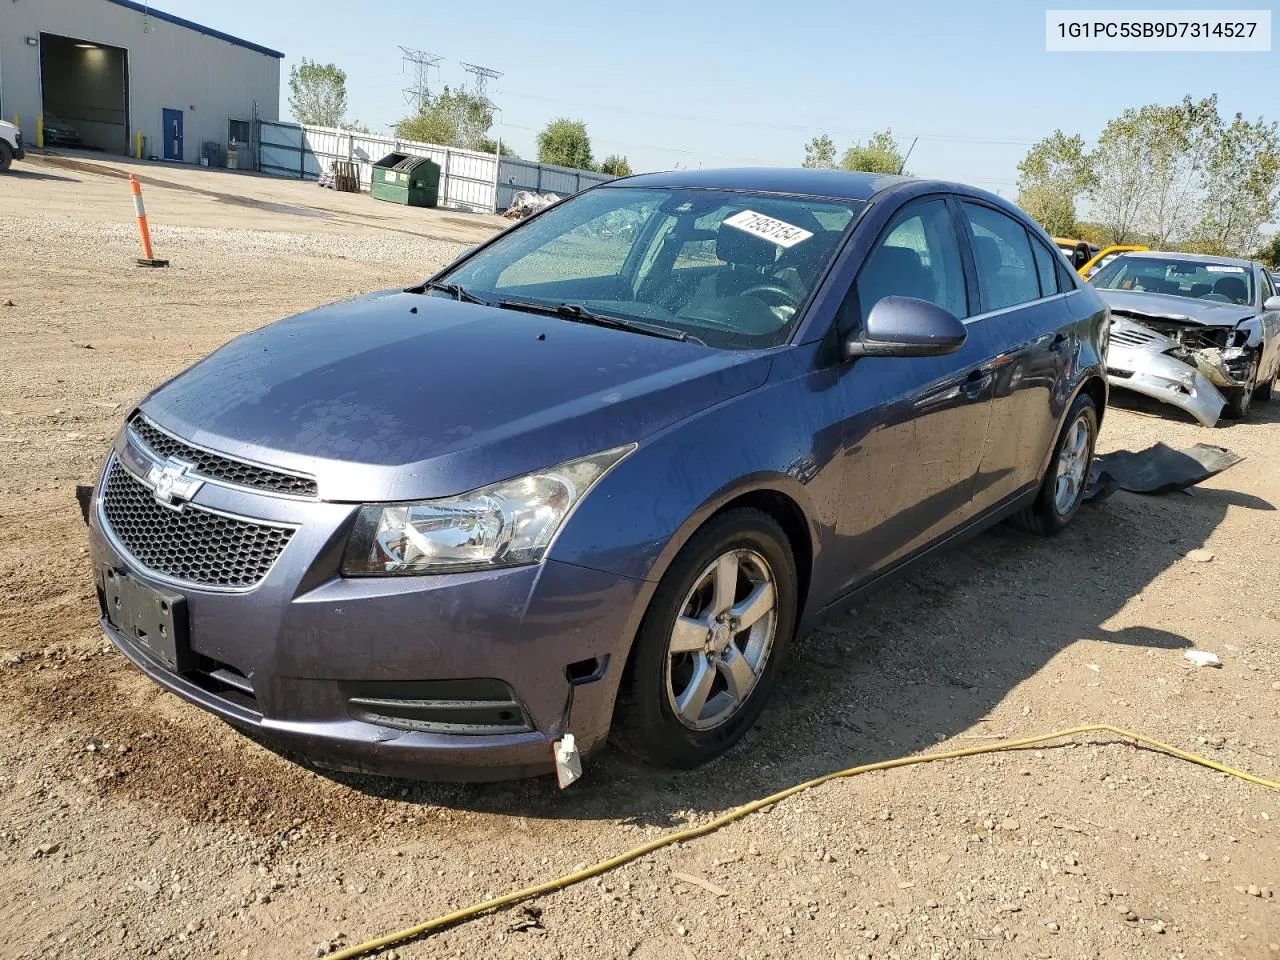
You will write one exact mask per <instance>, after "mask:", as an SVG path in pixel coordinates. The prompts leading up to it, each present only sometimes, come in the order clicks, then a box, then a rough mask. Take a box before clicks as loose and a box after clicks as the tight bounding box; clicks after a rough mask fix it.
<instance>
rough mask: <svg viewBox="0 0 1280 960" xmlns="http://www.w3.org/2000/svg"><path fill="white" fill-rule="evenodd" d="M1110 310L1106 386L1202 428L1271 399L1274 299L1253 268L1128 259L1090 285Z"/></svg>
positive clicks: (1276, 352)
mask: <svg viewBox="0 0 1280 960" xmlns="http://www.w3.org/2000/svg"><path fill="white" fill-rule="evenodd" d="M1090 282H1091V283H1092V284H1093V286H1094V287H1095V288H1096V289H1097V291H1098V294H1099V295H1100V296H1101V297H1102V299H1103V300H1104V301H1106V303H1107V306H1108V307H1110V309H1111V317H1112V323H1111V328H1110V333H1111V336H1110V342H1109V345H1108V348H1107V380H1108V381H1109V382H1110V384H1111V386H1113V387H1118V388H1120V389H1121V390H1132V391H1134V392H1135V393H1141V394H1144V395H1146V396H1148V397H1153V398H1155V399H1156V400H1162V401H1164V402H1165V403H1170V404H1173V405H1174V406H1176V407H1180V408H1181V409H1183V410H1185V411H1187V412H1188V413H1190V414H1191V415H1192V416H1193V417H1195V418H1196V419H1197V420H1199V421H1200V422H1201V423H1202V424H1204V425H1205V426H1207V427H1211V426H1213V425H1214V424H1215V423H1217V422H1218V418H1219V417H1220V416H1225V417H1228V418H1230V419H1234V420H1239V419H1242V418H1243V417H1244V416H1245V414H1247V413H1248V411H1249V406H1250V404H1251V403H1252V402H1253V401H1254V400H1255V399H1257V400H1269V399H1271V396H1272V392H1273V390H1274V387H1275V382H1276V376H1277V374H1280V296H1278V295H1277V290H1276V288H1275V285H1274V284H1273V282H1272V279H1271V276H1270V275H1269V274H1268V273H1267V271H1266V270H1265V269H1264V268H1263V266H1262V265H1261V264H1259V263H1254V262H1252V261H1250V260H1236V259H1232V258H1229V257H1210V256H1202V255H1199V254H1191V253H1157V252H1151V253H1126V254H1123V255H1121V256H1119V257H1116V259H1114V260H1112V261H1111V262H1110V263H1109V264H1107V265H1106V266H1105V267H1103V268H1102V269H1101V270H1099V271H1098V272H1097V273H1095V274H1094V275H1093V277H1092V278H1090Z"/></svg>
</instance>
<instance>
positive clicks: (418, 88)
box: [400, 47, 444, 114]
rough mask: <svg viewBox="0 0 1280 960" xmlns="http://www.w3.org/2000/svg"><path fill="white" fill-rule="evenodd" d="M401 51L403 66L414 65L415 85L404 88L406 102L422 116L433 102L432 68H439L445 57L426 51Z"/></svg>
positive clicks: (403, 49) (402, 48) (401, 49)
mask: <svg viewBox="0 0 1280 960" xmlns="http://www.w3.org/2000/svg"><path fill="white" fill-rule="evenodd" d="M400 51H401V53H403V54H404V56H402V57H401V58H400V62H401V65H402V66H403V65H404V64H412V65H413V85H412V86H410V87H405V88H404V101H405V103H408V104H412V105H413V107H414V112H415V113H416V114H421V113H422V111H423V109H424V108H425V107H426V106H427V104H429V103H430V102H431V89H430V83H431V68H432V67H437V68H438V67H439V65H440V61H442V60H443V59H444V57H437V56H435V55H434V54H430V53H427V51H425V50H410V49H409V48H408V47H401V48H400Z"/></svg>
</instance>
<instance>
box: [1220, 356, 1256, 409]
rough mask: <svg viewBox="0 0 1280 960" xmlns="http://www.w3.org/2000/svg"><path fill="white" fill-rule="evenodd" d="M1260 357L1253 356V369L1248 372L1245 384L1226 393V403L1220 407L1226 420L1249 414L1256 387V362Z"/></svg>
mask: <svg viewBox="0 0 1280 960" xmlns="http://www.w3.org/2000/svg"><path fill="white" fill-rule="evenodd" d="M1259 360H1260V358H1259V357H1254V359H1253V370H1252V371H1250V373H1249V379H1248V380H1246V381H1245V385H1244V386H1243V387H1241V388H1239V389H1238V390H1232V391H1231V393H1230V394H1228V395H1227V405H1226V406H1225V407H1223V408H1222V415H1223V416H1224V417H1226V418H1227V419H1228V420H1243V419H1244V418H1245V417H1246V416H1248V415H1249V407H1250V406H1251V405H1252V403H1253V395H1254V393H1255V392H1256V391H1257V389H1258V362H1259Z"/></svg>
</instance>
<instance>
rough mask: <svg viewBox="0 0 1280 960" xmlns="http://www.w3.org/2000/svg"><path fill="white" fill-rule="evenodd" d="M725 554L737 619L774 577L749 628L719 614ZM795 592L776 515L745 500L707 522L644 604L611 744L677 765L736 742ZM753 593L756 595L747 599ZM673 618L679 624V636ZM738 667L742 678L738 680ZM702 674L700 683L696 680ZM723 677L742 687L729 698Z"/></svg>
mask: <svg viewBox="0 0 1280 960" xmlns="http://www.w3.org/2000/svg"><path fill="white" fill-rule="evenodd" d="M726 557H732V558H733V561H732V562H733V564H734V576H733V585H734V586H733V597H734V603H733V605H732V608H731V610H730V611H729V612H730V613H731V612H732V610H738V611H740V612H742V618H743V619H744V620H745V619H746V617H747V616H751V615H752V614H753V613H756V614H760V611H762V610H763V609H764V607H763V604H764V601H765V600H766V599H767V595H766V594H767V591H763V590H762V589H761V584H763V583H765V582H766V581H767V582H771V583H772V585H773V607H772V610H771V611H764V612H763V613H762V614H760V615H759V616H758V617H757V618H756V619H754V620H753V621H752V622H751V623H750V625H749V626H746V625H741V624H739V623H738V622H737V621H734V622H728V623H724V624H720V623H719V621H718V620H717V613H716V611H717V609H720V610H721V614H724V611H723V609H722V608H723V607H724V606H725V604H724V603H723V602H718V601H719V600H720V598H721V597H722V596H723V594H724V592H725V589H724V588H721V589H719V590H717V587H716V583H717V581H716V576H717V574H718V573H719V572H720V571H721V569H722V568H721V567H720V566H719V564H720V563H721V561H723V560H724V558H726ZM724 570H725V571H727V570H728V568H727V567H725V568H724ZM708 575H710V576H711V579H710V580H709V581H708V580H707V579H706V578H707V576H708ZM725 575H726V576H727V575H728V574H727V572H726V574H725ZM762 577H763V578H764V579H761V578H762ZM725 582H726V583H727V581H725ZM798 594H799V588H798V583H797V578H796V564H795V558H794V557H793V556H792V553H791V547H790V544H789V543H788V540H787V535H786V533H785V532H783V530H782V527H781V526H779V525H778V523H777V521H775V520H774V519H773V518H772V517H770V516H769V515H768V514H766V513H763V512H761V511H759V510H755V509H748V508H741V509H735V510H730V511H728V512H726V513H723V514H720V515H719V516H716V517H713V518H712V519H711V520H710V521H708V522H707V523H706V525H705V526H703V527H702V529H700V530H699V531H698V532H697V533H695V534H694V535H693V537H692V538H691V539H690V540H689V542H688V543H687V544H685V546H684V548H683V549H682V550H681V551H680V553H679V554H678V555H677V556H676V559H675V560H674V561H673V562H672V564H671V567H670V568H669V569H668V570H667V573H666V575H665V576H664V577H663V578H662V581H661V582H660V583H659V584H658V589H657V590H656V591H655V592H654V595H653V599H652V600H651V601H650V603H649V609H648V611H647V612H646V613H645V616H644V620H643V622H642V623H641V625H640V630H639V632H638V633H637V635H636V640H635V646H634V648H633V650H632V655H631V659H630V662H629V663H628V667H627V673H626V675H625V676H624V678H623V685H622V690H621V692H620V694H619V698H618V705H617V708H616V710H615V711H614V723H613V732H612V738H613V740H614V742H615V743H616V744H617V745H618V746H620V747H622V748H623V749H624V750H626V751H627V752H629V753H632V754H634V755H636V756H638V757H640V758H641V759H643V760H645V761H647V762H649V763H652V764H655V765H658V766H663V767H673V768H678V769H688V768H692V767H696V766H699V765H700V764H703V763H706V762H707V761H708V760H711V759H713V758H715V757H718V756H719V755H720V754H722V753H724V752H725V751H726V750H728V749H729V748H730V747H732V746H733V745H734V744H735V743H737V742H738V740H739V739H741V737H742V735H743V734H744V733H746V732H747V730H748V729H749V728H750V727H751V725H752V724H753V723H755V721H756V718H757V717H759V715H760V711H761V710H762V709H763V708H764V705H765V702H766V701H767V700H768V699H769V694H770V693H771V692H772V691H773V687H774V685H775V684H776V682H777V678H778V672H779V670H780V669H781V666H782V663H783V661H784V659H785V656H786V652H787V648H788V646H789V645H790V642H791V637H792V634H793V633H794V632H795V625H796V610H797V604H798ZM751 597H755V598H756V600H757V602H756V603H754V604H751V605H748V604H746V602H745V601H746V600H747V599H749V598H751ZM678 618H679V619H680V620H682V621H683V622H684V626H685V629H684V631H682V632H681V634H680V635H678V633H677V619H678ZM695 618H696V619H695ZM726 619H728V617H727V615H726ZM704 625H706V626H707V627H708V629H706V631H705V632H703V630H702V627H703V626H704ZM717 626H718V629H717ZM738 626H741V627H742V629H741V631H740V632H738V631H737V630H736V629H735V627H738ZM770 628H771V630H772V632H771V634H770V633H769V631H770ZM699 635H701V642H702V643H703V644H704V647H703V648H701V649H697V650H693V649H690V650H688V651H677V652H674V653H673V652H672V647H673V645H675V644H677V643H678V642H679V643H684V644H690V643H692V644H694V645H696V644H697V643H698V642H699ZM766 635H768V636H769V639H768V640H767V641H766V640H765V639H764V638H765V637H766ZM720 651H722V652H720ZM753 657H754V658H755V664H754V666H752V663H751V660H752V658H753ZM744 665H745V668H746V669H747V670H749V671H750V681H749V683H744V682H743V679H742V678H743V677H744V676H747V674H744V673H743V668H744ZM707 673H710V674H711V679H710V681H708V682H707V683H706V684H705V685H703V684H699V683H697V682H695V681H697V680H698V679H699V678H705V675H706V674H707ZM731 678H735V680H734V682H735V684H736V686H737V688H738V690H739V691H745V694H744V695H742V696H740V697H735V695H734V689H733V688H732V687H731V686H730V679H731ZM699 689H702V690H705V691H706V692H704V693H703V695H702V699H701V701H699V699H698V691H699ZM699 703H701V706H699ZM682 705H683V706H684V710H682V709H681V706H682ZM717 708H721V709H722V713H718V712H717Z"/></svg>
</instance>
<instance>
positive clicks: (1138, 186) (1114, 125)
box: [1090, 107, 1149, 243]
mask: <svg viewBox="0 0 1280 960" xmlns="http://www.w3.org/2000/svg"><path fill="white" fill-rule="evenodd" d="M1144 133H1145V130H1144V125H1143V124H1142V123H1141V122H1140V121H1139V117H1138V111H1137V110H1135V109H1133V108H1132V107H1131V108H1129V109H1128V110H1126V111H1125V112H1124V113H1123V114H1121V115H1120V116H1119V117H1116V118H1115V119H1114V120H1112V121H1111V122H1109V123H1108V124H1107V125H1106V127H1104V128H1103V130H1102V134H1101V136H1099V137H1098V147H1097V149H1096V150H1094V151H1093V153H1092V154H1091V155H1090V159H1091V164H1092V166H1093V170H1094V173H1095V175H1096V177H1097V179H1096V180H1095V181H1094V184H1093V187H1092V189H1091V191H1090V196H1091V198H1092V200H1093V213H1094V216H1095V217H1096V218H1097V219H1098V220H1099V221H1101V223H1102V225H1103V226H1104V227H1105V228H1106V230H1107V239H1108V241H1110V242H1111V243H1129V242H1130V241H1132V240H1135V239H1137V234H1138V224H1139V221H1140V219H1141V217H1142V211H1143V206H1144V204H1145V203H1146V202H1147V190H1148V187H1149V184H1148V182H1147V177H1148V170H1147V165H1146V163H1145V161H1144V157H1143V140H1142V138H1143V135H1144Z"/></svg>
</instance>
